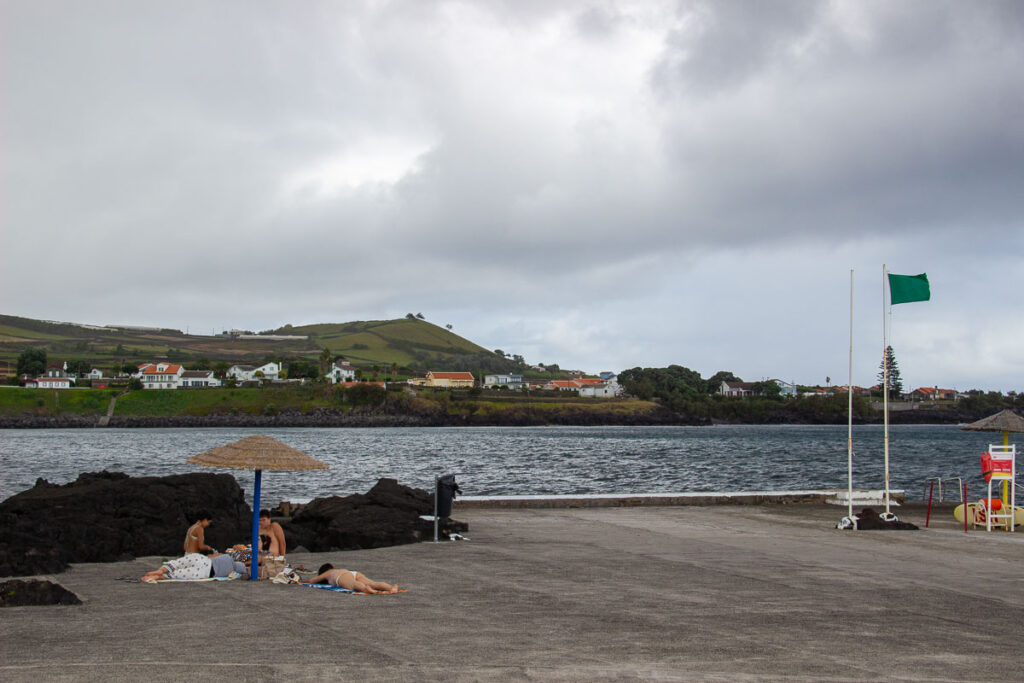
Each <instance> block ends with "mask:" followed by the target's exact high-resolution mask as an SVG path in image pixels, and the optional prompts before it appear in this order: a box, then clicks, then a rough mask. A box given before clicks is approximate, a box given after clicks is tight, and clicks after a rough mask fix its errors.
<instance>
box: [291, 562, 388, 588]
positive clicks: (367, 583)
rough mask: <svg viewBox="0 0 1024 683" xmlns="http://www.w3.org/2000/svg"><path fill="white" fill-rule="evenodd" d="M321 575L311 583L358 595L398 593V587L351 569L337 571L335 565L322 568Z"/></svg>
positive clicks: (326, 565)
mask: <svg viewBox="0 0 1024 683" xmlns="http://www.w3.org/2000/svg"><path fill="white" fill-rule="evenodd" d="M319 572H320V574H319V575H318V576H317V577H316V578H314V579H313V580H312V581H310V583H326V584H327V585H329V586H337V587H338V588H345V589H348V590H350V591H356V592H357V593H397V592H398V586H392V585H391V584H390V583H384V582H383V581H374V580H373V579H368V578H366V576H364V575H363V574H360V573H359V572H357V571H354V570H350V569H335V568H334V565H332V564H331V563H329V562H328V563H327V564H325V565H323V566H322V567H320V569H319Z"/></svg>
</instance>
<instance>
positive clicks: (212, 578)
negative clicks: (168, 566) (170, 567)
mask: <svg viewBox="0 0 1024 683" xmlns="http://www.w3.org/2000/svg"><path fill="white" fill-rule="evenodd" d="M237 578H238V577H237V576H208V577H204V578H202V579H150V580H149V581H141V583H197V582H199V581H234V580H236V579H237ZM134 580H135V581H139V579H134Z"/></svg>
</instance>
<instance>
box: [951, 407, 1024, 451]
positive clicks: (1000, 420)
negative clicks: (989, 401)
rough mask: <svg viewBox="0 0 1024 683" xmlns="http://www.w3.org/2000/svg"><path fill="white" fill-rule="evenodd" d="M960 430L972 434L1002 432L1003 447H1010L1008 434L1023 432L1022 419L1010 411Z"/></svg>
mask: <svg viewBox="0 0 1024 683" xmlns="http://www.w3.org/2000/svg"><path fill="white" fill-rule="evenodd" d="M960 429H968V430H970V431H972V432H1002V433H1003V445H1004V446H1008V445H1010V432H1024V417H1021V416H1020V415H1018V414H1017V413H1015V412H1013V411H1012V410H1009V409H1007V410H1000V411H999V412H998V413H996V414H995V415H989V416H988V417H986V418H983V419H981V420H978V421H977V422H972V423H971V424H968V425H964V426H963V427H961V428H960Z"/></svg>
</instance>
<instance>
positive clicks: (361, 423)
mask: <svg viewBox="0 0 1024 683" xmlns="http://www.w3.org/2000/svg"><path fill="white" fill-rule="evenodd" d="M880 407H881V404H879V403H877V402H871V401H868V400H865V399H862V398H859V397H858V398H856V399H855V401H854V421H855V423H857V424H873V423H879V422H881V421H882V411H881V410H880ZM847 408H848V405H847V400H846V397H845V396H843V395H839V396H832V397H808V398H797V399H768V398H757V397H754V398H726V397H721V396H696V397H693V398H692V399H691V400H687V401H684V402H675V403H673V404H671V406H670V405H669V404H666V403H665V402H663V401H662V400H659V399H653V400H647V401H644V400H639V399H634V398H618V399H596V398H579V397H576V396H567V395H564V394H561V393H560V392H529V393H520V392H508V391H480V390H463V391H457V390H455V391H453V390H447V391H440V390H437V391H435V390H422V389H421V390H417V391H413V390H411V389H408V388H406V387H404V386H400V385H399V386H396V387H394V388H393V389H392V388H389V389H388V390H387V391H385V390H384V389H382V388H380V387H379V386H374V385H366V386H364V387H355V388H352V387H350V388H348V389H344V388H341V387H334V386H331V385H323V384H313V385H306V386H282V387H265V388H216V389H190V390H182V389H179V390H173V391H172V390H167V391H131V392H127V393H119V392H118V391H117V390H110V389H70V390H68V389H65V390H57V389H18V388H9V389H3V390H0V428H47V427H79V428H80V427H95V426H109V427H375V426H379V427H396V426H409V427H420V426H535V425H579V426H590V425H622V426H629V425H709V424H716V423H728V424H845V423H846V420H847ZM998 409H999V407H996V406H990V405H988V403H987V402H983V401H959V402H956V403H950V404H941V403H935V404H927V403H926V404H905V403H898V404H892V410H891V412H890V422H893V423H897V424H957V423H960V422H969V421H973V420H977V419H980V418H982V417H985V416H986V415H990V414H992V413H993V412H995V411H996V410H998Z"/></svg>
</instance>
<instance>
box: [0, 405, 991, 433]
mask: <svg viewBox="0 0 1024 683" xmlns="http://www.w3.org/2000/svg"><path fill="white" fill-rule="evenodd" d="M982 417H983V416H982ZM976 419H979V416H976V415H973V414H968V413H965V412H962V411H956V410H944V411H942V412H941V414H940V413H938V412H937V411H932V410H913V411H901V412H892V413H890V415H889V422H890V424H922V425H926V424H959V423H963V422H972V421H974V420H976ZM99 421H100V418H99V416H96V415H31V414H29V415H7V416H0V429H83V428H90V427H99V426H100V425H99ZM881 423H882V415H881V413H879V414H878V415H877V416H872V419H864V418H863V417H856V418H855V419H854V424H858V425H863V424H881ZM712 424H730V425H740V424H747V425H749V424H763V425H769V424H846V416H845V415H844V416H840V417H839V418H836V419H831V416H818V417H817V418H816V419H797V418H795V417H794V416H790V415H785V414H782V413H780V414H774V415H771V416H767V417H766V419H763V420H761V421H756V422H752V421H749V420H722V419H709V418H706V417H702V418H701V417H695V416H692V415H680V414H678V413H673V412H672V411H670V410H668V409H666V408H658V409H656V410H653V411H651V412H648V413H634V414H603V413H602V414H595V413H593V412H589V411H584V410H574V409H572V408H568V409H565V410H561V411H557V412H550V411H529V410H520V411H508V412H507V413H491V414H488V415H478V414H463V413H443V412H436V413H429V414H414V413H409V414H404V413H391V412H373V411H360V412H355V411H351V412H343V411H330V410H315V411H310V412H301V411H281V412H280V413H277V414H274V415H252V414H247V413H218V414H213V415H172V416H165V417H119V416H116V415H115V416H112V417H111V418H110V419H109V422H108V424H107V425H105V426H107V427H114V428H121V429H146V428H168V427H175V428H189V427H196V428H201V427H256V428H260V427H264V428H272V427H541V426H551V425H556V426H567V427H590V426H610V427H640V426H708V425H712Z"/></svg>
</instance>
